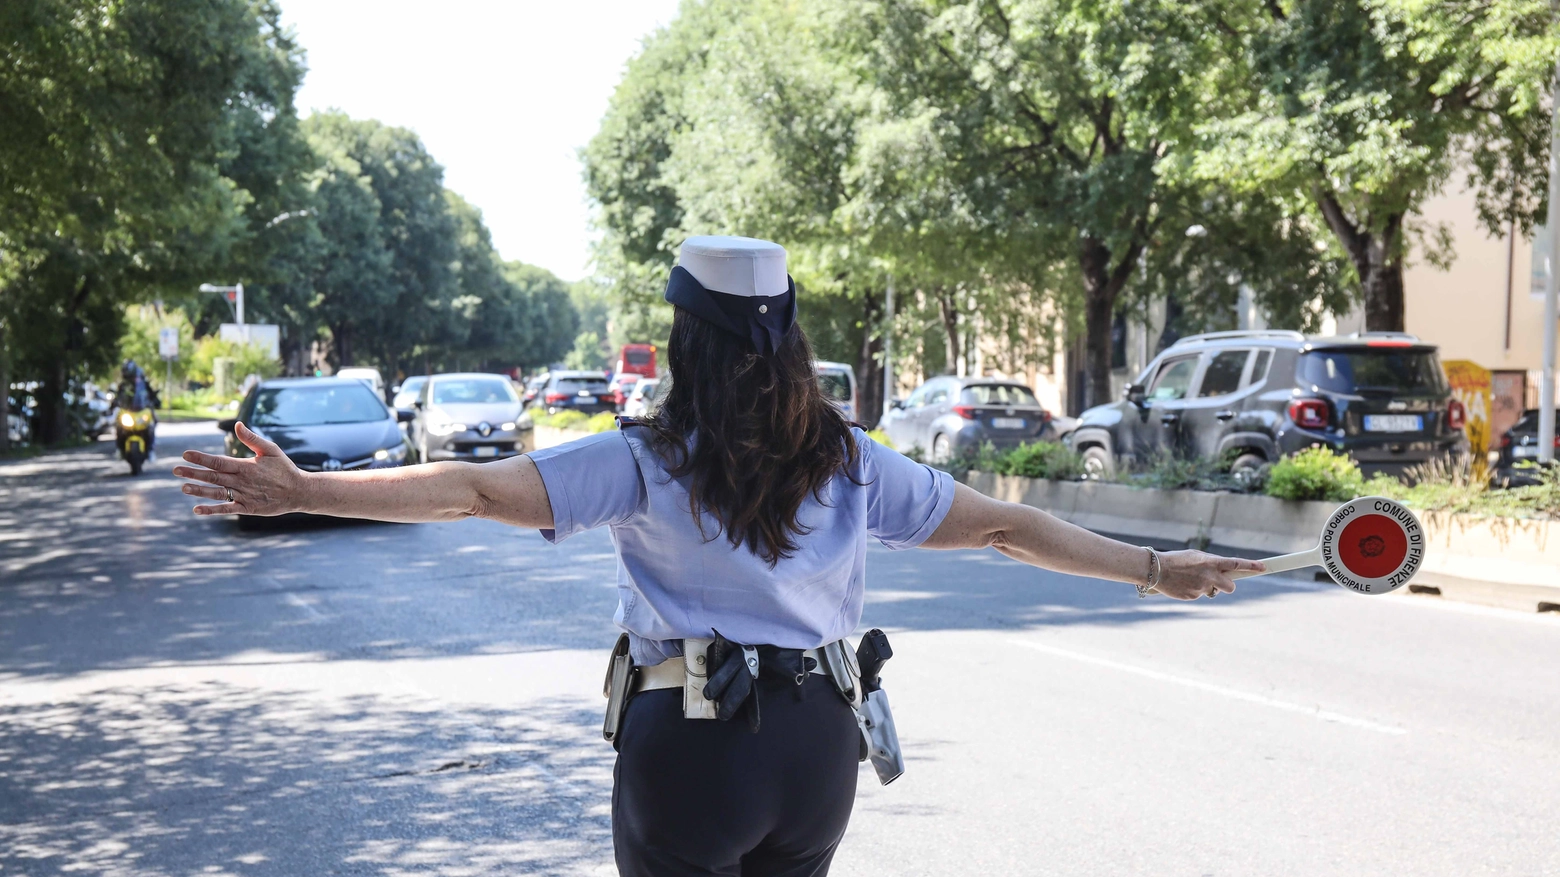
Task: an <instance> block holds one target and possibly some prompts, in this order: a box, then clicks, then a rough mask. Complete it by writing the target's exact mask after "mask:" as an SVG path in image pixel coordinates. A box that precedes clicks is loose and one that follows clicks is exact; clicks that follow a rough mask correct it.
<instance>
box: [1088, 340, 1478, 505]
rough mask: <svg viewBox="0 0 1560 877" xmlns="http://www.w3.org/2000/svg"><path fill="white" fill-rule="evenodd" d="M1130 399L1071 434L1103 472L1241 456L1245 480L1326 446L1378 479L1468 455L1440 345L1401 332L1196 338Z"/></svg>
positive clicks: (1133, 389)
mask: <svg viewBox="0 0 1560 877" xmlns="http://www.w3.org/2000/svg"><path fill="white" fill-rule="evenodd" d="M1125 397H1126V398H1125V399H1123V400H1122V401H1120V402H1113V403H1110V404H1106V405H1098V406H1095V407H1094V408H1090V409H1089V410H1088V411H1085V412H1084V413H1083V415H1082V416H1081V417H1080V418H1079V423H1078V427H1077V428H1076V429H1075V430H1073V431H1072V433H1071V434H1070V435H1069V436H1068V443H1069V444H1070V445H1071V446H1072V447H1073V448H1074V449H1076V450H1078V451H1079V452H1080V453H1082V454H1083V456H1084V462H1085V464H1086V465H1087V466H1088V468H1089V470H1090V471H1091V472H1095V473H1104V472H1108V471H1111V470H1113V469H1114V468H1115V467H1116V466H1117V465H1118V464H1123V463H1131V462H1132V461H1135V460H1143V459H1147V458H1151V457H1153V456H1156V455H1159V454H1172V455H1176V456H1183V457H1199V458H1204V459H1229V460H1230V461H1231V468H1232V471H1235V472H1237V473H1240V472H1247V471H1253V470H1256V469H1258V468H1260V467H1262V466H1265V465H1267V464H1269V463H1271V462H1273V461H1275V460H1277V459H1278V458H1279V457H1281V456H1283V455H1286V454H1291V453H1294V452H1295V451H1298V450H1302V449H1304V448H1309V447H1312V446H1321V447H1328V448H1332V449H1334V450H1336V451H1339V452H1343V453H1347V454H1348V455H1349V456H1351V457H1353V458H1354V460H1355V461H1356V462H1358V463H1359V464H1360V468H1361V469H1362V470H1364V471H1365V472H1366V473H1367V474H1370V473H1374V472H1388V473H1392V474H1401V473H1402V472H1403V471H1404V470H1405V469H1407V468H1408V467H1410V466H1414V465H1417V464H1422V463H1424V462H1426V461H1428V460H1430V459H1432V458H1436V457H1446V456H1449V455H1453V454H1458V453H1466V451H1467V446H1468V444H1467V439H1466V438H1465V437H1464V435H1463V431H1462V429H1463V416H1464V412H1463V407H1462V405H1461V404H1460V403H1458V402H1457V401H1456V400H1455V399H1453V398H1452V391H1451V388H1450V386H1449V385H1448V384H1447V381H1446V375H1445V373H1444V372H1443V371H1442V370H1441V362H1440V359H1439V358H1438V357H1437V355H1436V348H1435V346H1434V345H1431V344H1425V343H1423V342H1421V341H1420V340H1419V339H1418V338H1415V337H1414V336H1412V335H1406V334H1403V333H1397V332H1364V333H1356V334H1354V335H1348V336H1342V337H1325V338H1307V337H1305V336H1304V335H1301V334H1300V333H1299V332H1281V331H1248V332H1210V333H1207V334H1203V335H1192V336H1189V337H1187V338H1183V339H1181V340H1180V341H1177V342H1176V343H1175V344H1173V345H1171V346H1170V347H1169V348H1167V349H1166V350H1165V351H1164V352H1163V353H1161V354H1159V356H1158V357H1156V358H1155V359H1154V361H1153V362H1151V363H1149V365H1148V367H1147V368H1146V369H1144V370H1143V373H1142V374H1140V375H1138V377H1137V379H1136V380H1134V381H1133V382H1132V383H1131V384H1129V385H1127V388H1126V392H1125Z"/></svg>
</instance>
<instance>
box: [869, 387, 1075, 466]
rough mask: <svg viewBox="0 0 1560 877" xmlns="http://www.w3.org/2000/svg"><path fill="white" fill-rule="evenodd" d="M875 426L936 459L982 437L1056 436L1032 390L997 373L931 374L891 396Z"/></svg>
mask: <svg viewBox="0 0 1560 877" xmlns="http://www.w3.org/2000/svg"><path fill="white" fill-rule="evenodd" d="M879 426H880V428H881V429H882V430H883V431H884V432H885V433H887V434H888V438H889V441H891V442H893V443H894V447H896V448H898V449H900V450H903V451H909V450H910V449H912V448H916V449H919V450H920V452H921V453H923V454H927V455H928V457H929V458H930V459H931V460H933V461H936V462H942V461H945V460H948V459H949V458H951V457H953V456H955V455H956V454H958V453H960V452H961V451H964V450H966V449H969V448H977V447H980V446H981V445H982V444H985V443H986V442H990V443H991V444H993V445H995V446H996V447H998V448H1011V447H1017V446H1018V445H1021V444H1025V443H1027V442H1037V441H1040V440H1041V439H1055V438H1056V434H1055V431H1054V429H1053V428H1052V426H1051V414H1050V412H1048V411H1046V410H1045V408H1043V407H1041V405H1040V400H1038V399H1036V398H1035V394H1034V391H1033V390H1031V389H1029V388H1028V387H1026V386H1024V385H1023V384H1019V383H1014V382H1013V381H1004V380H999V379H996V378H956V377H940V378H932V379H931V380H929V381H927V382H926V383H924V384H922V385H921V386H919V387H917V388H916V390H915V392H913V393H911V394H910V398H908V399H906V400H904V401H903V402H900V401H895V402H894V405H893V407H892V408H890V409H889V412H888V414H886V415H884V417H883V422H882V423H881V424H880V425H879Z"/></svg>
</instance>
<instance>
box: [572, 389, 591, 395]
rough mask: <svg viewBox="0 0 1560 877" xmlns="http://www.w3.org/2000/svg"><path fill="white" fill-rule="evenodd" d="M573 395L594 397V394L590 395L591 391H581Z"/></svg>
mask: <svg viewBox="0 0 1560 877" xmlns="http://www.w3.org/2000/svg"><path fill="white" fill-rule="evenodd" d="M574 395H576V396H593V395H595V394H594V393H592V392H591V391H589V390H581V391H579V392H578V393H575V394H574Z"/></svg>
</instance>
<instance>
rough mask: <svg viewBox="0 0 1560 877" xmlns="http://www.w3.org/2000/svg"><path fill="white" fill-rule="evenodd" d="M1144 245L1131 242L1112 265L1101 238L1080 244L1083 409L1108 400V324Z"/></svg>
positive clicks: (1109, 254)
mask: <svg viewBox="0 0 1560 877" xmlns="http://www.w3.org/2000/svg"><path fill="white" fill-rule="evenodd" d="M1142 250H1143V247H1142V245H1141V244H1139V243H1133V244H1131V245H1130V246H1128V247H1127V252H1126V254H1125V255H1124V256H1123V258H1122V259H1121V261H1120V262H1117V263H1115V264H1114V265H1112V264H1111V253H1110V250H1109V249H1108V248H1107V247H1106V246H1105V244H1104V242H1103V241H1100V240H1099V239H1097V238H1093V237H1087V236H1086V237H1084V238H1083V239H1082V241H1081V242H1080V244H1079V252H1078V266H1079V268H1081V269H1082V272H1083V314H1084V358H1085V369H1086V371H1087V372H1088V388H1087V395H1086V397H1085V398H1084V400H1083V407H1084V408H1086V409H1087V408H1092V407H1094V406H1095V405H1103V404H1105V403H1106V402H1109V401H1110V396H1111V393H1110V324H1111V322H1112V320H1113V319H1114V317H1115V313H1116V299H1117V298H1118V297H1120V295H1121V290H1122V288H1123V287H1125V286H1126V285H1127V278H1128V277H1129V276H1131V274H1132V266H1133V265H1134V264H1136V262H1137V258H1138V254H1139V253H1141V252H1142Z"/></svg>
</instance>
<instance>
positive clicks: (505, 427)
mask: <svg viewBox="0 0 1560 877" xmlns="http://www.w3.org/2000/svg"><path fill="white" fill-rule="evenodd" d="M498 428H499V429H501V430H503V431H504V432H509V431H510V430H512V429H514V428H515V424H514V421H512V420H511V421H510V422H508V423H505V424H501V425H500V426H499V427H498Z"/></svg>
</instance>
